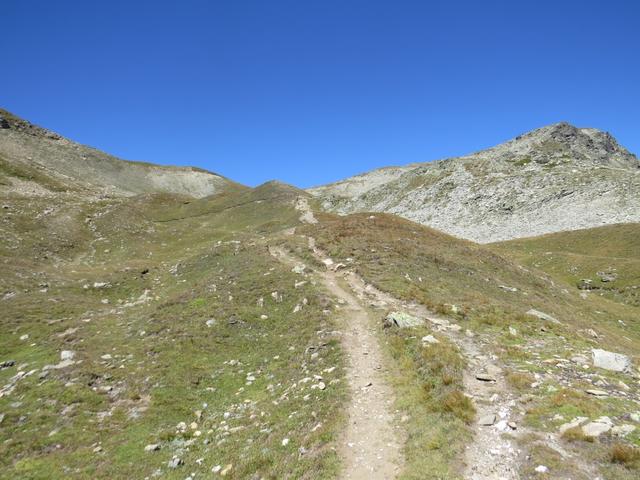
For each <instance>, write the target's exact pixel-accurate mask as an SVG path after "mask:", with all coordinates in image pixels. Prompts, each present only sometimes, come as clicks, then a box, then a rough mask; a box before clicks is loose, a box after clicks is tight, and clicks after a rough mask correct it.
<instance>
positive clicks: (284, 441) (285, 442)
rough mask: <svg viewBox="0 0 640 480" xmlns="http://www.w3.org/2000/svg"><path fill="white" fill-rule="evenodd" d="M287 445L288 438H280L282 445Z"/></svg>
mask: <svg viewBox="0 0 640 480" xmlns="http://www.w3.org/2000/svg"><path fill="white" fill-rule="evenodd" d="M287 445H289V439H288V438H283V439H282V446H283V447H286V446H287Z"/></svg>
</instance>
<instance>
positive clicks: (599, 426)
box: [582, 417, 613, 437]
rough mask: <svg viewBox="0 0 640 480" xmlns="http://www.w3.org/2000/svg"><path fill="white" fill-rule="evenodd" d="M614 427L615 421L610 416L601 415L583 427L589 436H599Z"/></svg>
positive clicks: (583, 431) (585, 433)
mask: <svg viewBox="0 0 640 480" xmlns="http://www.w3.org/2000/svg"><path fill="white" fill-rule="evenodd" d="M612 427H613V422H612V421H611V419H610V418H609V417H600V418H598V419H597V420H595V421H593V422H589V423H587V424H586V425H584V426H583V427H582V433H584V435H586V436H587V437H599V436H600V435H602V434H603V433H607V432H608V431H609V430H611V428H612Z"/></svg>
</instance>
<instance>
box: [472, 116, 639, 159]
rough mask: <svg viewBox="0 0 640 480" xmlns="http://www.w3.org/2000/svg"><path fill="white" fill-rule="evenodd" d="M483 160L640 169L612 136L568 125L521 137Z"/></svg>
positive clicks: (549, 127)
mask: <svg viewBox="0 0 640 480" xmlns="http://www.w3.org/2000/svg"><path fill="white" fill-rule="evenodd" d="M479 154H481V155H482V156H485V157H493V158H497V159H500V160H506V161H520V162H525V163H526V162H527V161H534V162H536V163H538V164H549V163H558V162H568V161H570V162H574V163H576V165H579V164H581V163H587V164H594V163H595V164H600V165H603V166H608V167H617V168H631V169H637V168H639V167H640V162H638V158H637V157H636V156H635V155H633V154H632V153H630V152H629V151H628V150H627V149H626V148H624V147H622V146H621V145H620V144H618V142H617V141H616V139H615V138H614V137H613V136H612V135H611V134H609V133H608V132H603V131H601V130H598V129H595V128H579V127H575V126H574V125H571V124H570V123H567V122H559V123H554V124H552V125H548V126H546V127H542V128H538V129H536V130H532V131H531V132H528V133H525V134H523V135H519V136H517V137H516V138H514V139H513V140H510V141H508V142H506V143H504V144H502V145H498V146H497V147H494V148H491V149H489V150H485V151H484V152H479Z"/></svg>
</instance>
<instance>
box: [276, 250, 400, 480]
mask: <svg viewBox="0 0 640 480" xmlns="http://www.w3.org/2000/svg"><path fill="white" fill-rule="evenodd" d="M270 252H271V254H272V255H274V256H275V257H276V258H278V259H279V260H281V261H284V262H286V263H288V264H291V265H295V264H299V262H298V261H297V260H296V259H295V258H294V257H292V256H291V255H289V254H288V253H287V252H286V251H285V250H283V249H281V248H277V247H272V248H270ZM317 280H318V281H319V282H320V283H321V284H322V286H324V288H325V289H326V290H327V291H329V292H330V293H331V294H332V295H334V296H335V297H336V298H337V299H338V302H339V308H340V315H341V319H342V320H343V322H344V330H343V334H342V345H343V348H344V350H345V352H346V355H347V359H348V367H347V372H346V373H347V379H348V382H349V387H350V390H351V402H350V404H349V408H348V425H347V428H346V430H345V432H344V433H343V435H342V437H341V439H340V445H339V451H340V455H341V457H342V459H343V462H344V470H343V473H342V476H341V478H343V479H345V480H346V479H349V480H375V479H389V478H395V477H396V476H397V474H398V473H399V471H400V468H401V465H402V455H401V452H400V449H401V444H402V443H401V441H400V439H401V432H400V431H399V427H396V426H395V422H394V410H393V391H392V389H391V387H390V386H389V385H388V383H387V382H386V380H385V371H386V369H385V368H384V359H383V353H382V351H381V348H380V346H379V344H378V339H377V337H376V332H375V326H374V322H373V319H372V318H371V317H370V316H369V313H368V311H367V309H366V308H365V307H364V306H363V305H362V303H361V301H360V300H359V299H358V298H356V296H355V295H354V294H353V293H351V292H350V291H349V290H348V289H347V288H345V287H344V286H342V283H343V282H342V280H341V278H339V276H338V275H337V274H336V273H335V272H333V271H331V270H327V271H324V272H318V274H317Z"/></svg>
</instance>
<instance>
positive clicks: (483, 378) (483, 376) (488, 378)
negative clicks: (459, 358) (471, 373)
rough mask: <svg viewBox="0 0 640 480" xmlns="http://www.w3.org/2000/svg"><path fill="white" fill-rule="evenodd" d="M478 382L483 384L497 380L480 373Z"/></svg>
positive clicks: (477, 375) (477, 376)
mask: <svg viewBox="0 0 640 480" xmlns="http://www.w3.org/2000/svg"><path fill="white" fill-rule="evenodd" d="M476 380H480V381H481V382H495V381H496V378H495V377H494V376H493V375H489V374H488V373H478V374H476Z"/></svg>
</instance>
